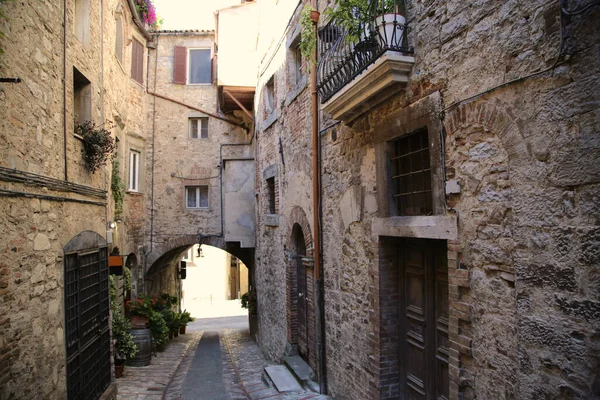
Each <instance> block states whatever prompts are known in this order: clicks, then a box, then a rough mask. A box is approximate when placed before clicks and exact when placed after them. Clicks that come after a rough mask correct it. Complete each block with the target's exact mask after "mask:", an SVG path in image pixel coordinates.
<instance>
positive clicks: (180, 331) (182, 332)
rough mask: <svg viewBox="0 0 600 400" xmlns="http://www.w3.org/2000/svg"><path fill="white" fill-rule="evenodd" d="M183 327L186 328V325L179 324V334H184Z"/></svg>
mask: <svg viewBox="0 0 600 400" xmlns="http://www.w3.org/2000/svg"><path fill="white" fill-rule="evenodd" d="M185 328H186V326H185V325H183V326H180V327H179V333H180V334H182V335H185Z"/></svg>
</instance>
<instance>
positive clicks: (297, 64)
mask: <svg viewBox="0 0 600 400" xmlns="http://www.w3.org/2000/svg"><path fill="white" fill-rule="evenodd" d="M292 57H293V60H292V61H293V68H294V71H293V73H294V79H295V84H296V85H298V84H300V82H301V81H302V53H301V52H300V44H299V43H298V44H295V45H294V47H292Z"/></svg>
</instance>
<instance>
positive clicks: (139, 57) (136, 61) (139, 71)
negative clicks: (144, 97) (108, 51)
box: [131, 39, 144, 85]
mask: <svg viewBox="0 0 600 400" xmlns="http://www.w3.org/2000/svg"><path fill="white" fill-rule="evenodd" d="M131 77H132V78H133V79H134V80H135V81H136V82H138V83H139V84H140V85H143V84H144V46H142V44H141V43H140V42H138V41H137V40H136V39H133V40H132V43H131Z"/></svg>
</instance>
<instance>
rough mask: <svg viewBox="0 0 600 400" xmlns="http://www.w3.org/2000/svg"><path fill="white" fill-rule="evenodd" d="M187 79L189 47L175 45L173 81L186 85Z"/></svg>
mask: <svg viewBox="0 0 600 400" xmlns="http://www.w3.org/2000/svg"><path fill="white" fill-rule="evenodd" d="M186 80H187V47H184V46H175V51H174V57H173V83H179V84H181V85H185V84H186Z"/></svg>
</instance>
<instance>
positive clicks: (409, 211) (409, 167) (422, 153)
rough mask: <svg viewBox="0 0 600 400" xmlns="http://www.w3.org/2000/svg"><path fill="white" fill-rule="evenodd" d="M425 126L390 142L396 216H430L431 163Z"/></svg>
mask: <svg viewBox="0 0 600 400" xmlns="http://www.w3.org/2000/svg"><path fill="white" fill-rule="evenodd" d="M428 140H429V137H428V134H427V129H420V130H418V131H415V132H413V133H411V134H409V135H406V136H403V137H401V138H399V139H396V140H394V141H392V146H393V152H392V157H391V163H392V181H393V190H392V193H393V194H392V196H393V198H394V200H395V203H396V210H397V215H402V216H409V215H432V214H433V205H432V192H431V162H430V158H429V141H428Z"/></svg>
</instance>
